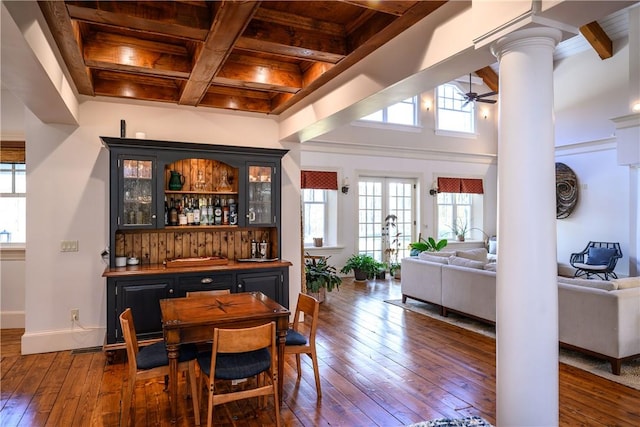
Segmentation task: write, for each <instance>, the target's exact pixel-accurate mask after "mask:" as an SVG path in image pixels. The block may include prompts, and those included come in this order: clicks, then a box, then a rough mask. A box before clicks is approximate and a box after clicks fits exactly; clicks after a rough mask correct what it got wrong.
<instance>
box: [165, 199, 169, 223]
mask: <svg viewBox="0 0 640 427" xmlns="http://www.w3.org/2000/svg"><path fill="white" fill-rule="evenodd" d="M164 225H165V226H166V225H169V203H168V202H167V196H164Z"/></svg>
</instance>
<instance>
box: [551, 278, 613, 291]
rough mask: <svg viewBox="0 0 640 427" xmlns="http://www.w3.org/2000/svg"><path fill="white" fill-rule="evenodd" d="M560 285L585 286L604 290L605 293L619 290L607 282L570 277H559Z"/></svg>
mask: <svg viewBox="0 0 640 427" xmlns="http://www.w3.org/2000/svg"><path fill="white" fill-rule="evenodd" d="M558 283H565V284H567V285H574V286H584V287H585V288H596V289H602V290H603V291H615V290H616V289H618V285H617V284H616V283H613V282H609V281H607V280H595V279H574V278H570V277H561V276H559V277H558Z"/></svg>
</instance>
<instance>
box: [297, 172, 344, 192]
mask: <svg viewBox="0 0 640 427" xmlns="http://www.w3.org/2000/svg"><path fill="white" fill-rule="evenodd" d="M300 187H301V188H308V189H313V190H337V189H338V173H337V172H325V171H300Z"/></svg>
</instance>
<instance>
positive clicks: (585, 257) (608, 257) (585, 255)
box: [570, 242, 622, 280]
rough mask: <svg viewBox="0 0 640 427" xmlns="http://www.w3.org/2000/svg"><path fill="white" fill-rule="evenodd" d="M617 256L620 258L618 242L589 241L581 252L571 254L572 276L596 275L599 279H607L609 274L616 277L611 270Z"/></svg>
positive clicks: (588, 276)
mask: <svg viewBox="0 0 640 427" xmlns="http://www.w3.org/2000/svg"><path fill="white" fill-rule="evenodd" d="M618 258H622V250H621V249H620V244H619V243H611V242H589V244H588V245H587V247H586V248H584V250H583V251H582V252H577V253H572V254H571V260H570V263H571V266H572V267H573V268H575V269H576V272H575V274H574V275H573V277H582V276H585V277H586V278H587V279H589V278H591V276H597V277H598V278H600V279H601V280H609V276H611V277H613V278H614V279H617V278H618V276H617V275H616V273H614V272H613V270H614V269H615V268H616V263H617V262H618Z"/></svg>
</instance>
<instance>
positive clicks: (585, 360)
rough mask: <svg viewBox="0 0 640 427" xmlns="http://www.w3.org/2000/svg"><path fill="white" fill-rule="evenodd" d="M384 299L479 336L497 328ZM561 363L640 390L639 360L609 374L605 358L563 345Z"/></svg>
mask: <svg viewBox="0 0 640 427" xmlns="http://www.w3.org/2000/svg"><path fill="white" fill-rule="evenodd" d="M385 302H387V303H389V304H392V305H396V306H398V307H402V308H404V309H405V310H410V311H413V312H415V313H420V314H423V315H425V316H429V317H431V318H433V319H436V320H439V321H441V322H445V323H449V324H451V325H455V326H459V327H461V328H464V329H467V330H469V331H473V332H476V333H479V334H482V335H486V336H489V337H492V338H495V336H496V330H495V327H494V326H493V325H489V324H486V323H483V322H479V321H477V320H474V319H470V318H468V317H465V316H461V315H457V314H455V313H450V314H449V315H448V316H447V317H443V316H441V315H440V314H439V309H438V307H436V306H435V305H433V304H427V303H423V302H419V301H415V300H411V299H409V300H407V302H406V303H404V304H403V303H402V300H387V301H385ZM560 362H562V363H565V364H567V365H571V366H575V367H576V368H580V369H583V370H585V371H587V372H590V373H592V374H594V375H598V376H600V377H603V378H606V379H608V380H611V381H614V382H617V383H620V384H623V385H626V386H628V387H631V388H635V389H636V390H640V359H635V360H631V361H629V362H623V363H622V370H621V374H620V375H614V374H612V373H611V364H610V363H609V362H607V361H604V360H602V359H597V358H595V357H591V356H587V355H584V354H582V353H579V352H577V351H573V350H568V349H564V348H562V349H560Z"/></svg>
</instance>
